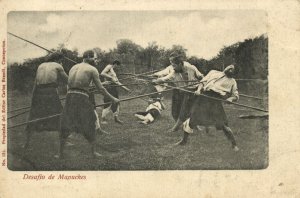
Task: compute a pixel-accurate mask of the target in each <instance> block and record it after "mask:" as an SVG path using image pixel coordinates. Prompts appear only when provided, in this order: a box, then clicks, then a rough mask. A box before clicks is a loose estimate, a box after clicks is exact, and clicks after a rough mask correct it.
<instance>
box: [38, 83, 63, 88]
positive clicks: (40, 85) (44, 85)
mask: <svg viewBox="0 0 300 198" xmlns="http://www.w3.org/2000/svg"><path fill="white" fill-rule="evenodd" d="M57 87H58V85H57V83H46V84H38V85H36V88H57Z"/></svg>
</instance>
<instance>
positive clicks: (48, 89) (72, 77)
mask: <svg viewBox="0 0 300 198" xmlns="http://www.w3.org/2000/svg"><path fill="white" fill-rule="evenodd" d="M62 58H63V56H62V54H59V53H53V54H49V56H48V59H47V60H46V62H45V63H43V64H41V65H40V66H39V67H38V70H37V74H36V79H35V83H34V88H33V94H32V103H31V110H30V113H29V120H30V121H31V120H35V119H40V118H44V117H47V116H52V115H55V114H61V115H60V116H59V115H58V116H56V117H53V118H49V119H42V120H40V121H36V122H30V123H29V124H28V125H27V126H26V129H25V131H26V134H27V138H26V143H25V145H24V147H25V148H27V147H28V145H29V141H30V137H31V135H32V133H33V131H38V132H39V131H45V130H47V131H52V130H58V131H59V132H60V152H59V154H58V155H56V157H59V158H62V157H63V156H64V148H65V144H66V139H67V138H68V137H69V135H70V134H71V132H77V133H82V134H83V135H84V137H85V138H86V139H87V140H88V142H89V143H90V145H91V151H92V154H93V155H94V156H100V154H99V153H98V152H96V150H95V143H96V142H95V140H96V133H97V132H99V133H105V131H104V130H102V129H101V127H100V121H99V118H98V113H97V111H96V106H95V98H94V94H93V92H92V91H91V89H90V88H91V85H94V86H95V87H96V89H97V90H98V91H100V93H102V94H103V95H104V103H105V107H104V112H105V113H104V114H102V120H104V121H105V117H106V116H107V114H108V113H109V112H110V111H112V112H113V114H114V118H115V121H116V122H117V123H120V124H121V123H122V121H120V120H119V118H118V110H119V99H118V93H117V92H116V91H114V90H113V89H112V90H109V91H108V90H106V89H105V88H104V86H103V84H102V83H101V81H100V75H99V72H98V70H97V69H96V67H95V65H96V64H97V61H98V60H97V55H96V53H95V52H94V51H92V50H89V51H86V52H84V54H83V62H82V63H79V64H76V65H74V66H73V67H72V68H71V70H70V71H69V75H67V74H66V73H65V71H64V69H63V67H62V65H61V64H59V63H58V62H60V60H61V59H62ZM118 65H120V62H119V61H114V62H113V63H112V65H107V67H106V68H105V69H104V70H103V72H102V75H103V76H104V77H105V78H107V81H109V82H108V83H107V84H110V82H112V83H116V84H118V85H122V84H121V83H119V81H118V79H117V77H116V74H115V72H114V70H113V68H114V67H116V66H118ZM60 80H61V81H62V82H65V83H67V87H68V91H67V96H66V101H65V106H64V107H62V104H61V102H60V99H59V95H58V89H57V87H58V83H59V81H60ZM123 87H124V86H123ZM124 89H126V90H128V91H129V89H128V88H126V87H124Z"/></svg>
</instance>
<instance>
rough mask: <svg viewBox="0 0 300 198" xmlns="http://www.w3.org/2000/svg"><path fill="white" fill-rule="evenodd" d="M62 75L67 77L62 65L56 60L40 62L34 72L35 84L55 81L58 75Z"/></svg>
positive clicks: (64, 77)
mask: <svg viewBox="0 0 300 198" xmlns="http://www.w3.org/2000/svg"><path fill="white" fill-rule="evenodd" d="M60 74H61V75H62V76H63V79H67V78H68V77H67V75H66V73H65V72H64V69H63V67H62V66H61V65H60V64H58V63H56V62H46V63H42V64H41V65H40V66H39V67H38V69H37V73H36V84H37V85H41V84H48V83H57V81H58V75H60Z"/></svg>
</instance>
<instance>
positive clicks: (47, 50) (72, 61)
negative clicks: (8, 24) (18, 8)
mask: <svg viewBox="0 0 300 198" xmlns="http://www.w3.org/2000/svg"><path fill="white" fill-rule="evenodd" d="M7 33H8V34H10V35H12V36H14V37H16V38H18V39H21V40H23V41H25V42H27V43H30V44H32V45H34V46H37V47H39V48H41V49H43V50H46V51H47V52H50V53H55V52H54V51H51V50H49V49H47V48H45V47H42V46H40V45H38V44H36V43H34V42H31V41H29V40H27V39H24V38H22V37H20V36H17V35H15V34H13V33H11V32H7ZM63 57H64V58H65V59H67V60H69V61H71V62H73V63H75V64H77V62H76V61H74V60H72V59H70V58H68V57H66V56H64V55H63Z"/></svg>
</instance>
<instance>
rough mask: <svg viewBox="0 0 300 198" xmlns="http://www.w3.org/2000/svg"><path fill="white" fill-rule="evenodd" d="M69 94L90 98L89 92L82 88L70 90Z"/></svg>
mask: <svg viewBox="0 0 300 198" xmlns="http://www.w3.org/2000/svg"><path fill="white" fill-rule="evenodd" d="M68 94H81V95H84V96H86V97H88V98H89V92H88V91H86V90H84V89H80V88H70V89H69V90H68Z"/></svg>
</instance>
